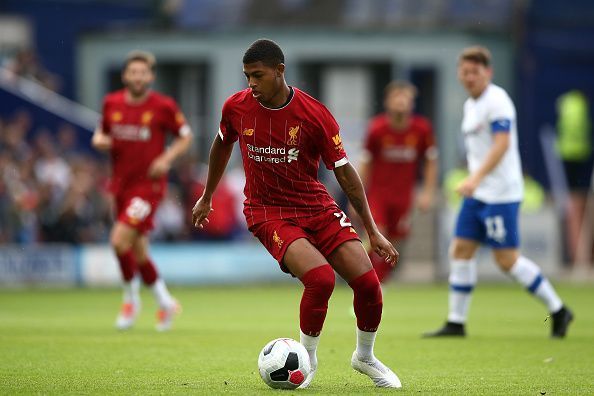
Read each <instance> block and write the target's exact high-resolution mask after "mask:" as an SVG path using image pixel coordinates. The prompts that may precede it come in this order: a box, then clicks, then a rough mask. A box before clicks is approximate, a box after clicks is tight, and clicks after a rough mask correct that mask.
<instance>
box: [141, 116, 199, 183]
mask: <svg viewBox="0 0 594 396" xmlns="http://www.w3.org/2000/svg"><path fill="white" fill-rule="evenodd" d="M187 128H188V130H186V132H185V133H183V134H180V135H179V136H177V137H176V138H175V139H174V140H173V142H172V143H171V144H170V145H169V147H168V148H167V150H165V152H163V154H161V155H160V156H158V157H157V158H155V160H154V161H153V162H152V163H151V166H150V167H149V171H148V174H149V176H150V177H152V178H159V177H161V176H163V175H165V174H166V173H167V172H169V169H171V164H173V162H174V161H175V160H176V159H177V158H179V157H180V156H182V155H183V154H184V153H185V152H186V151H188V150H189V149H190V146H191V145H192V133H191V132H190V131H189V127H187Z"/></svg>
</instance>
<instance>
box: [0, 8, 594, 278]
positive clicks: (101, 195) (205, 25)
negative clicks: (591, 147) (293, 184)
mask: <svg viewBox="0 0 594 396" xmlns="http://www.w3.org/2000/svg"><path fill="white" fill-rule="evenodd" d="M593 20H594V6H593V5H592V4H591V2H590V1H587V0H581V1H580V0H571V1H566V2H558V1H552V0H541V1H528V0H497V1H495V0H484V1H472V0H416V1H413V0H410V1H406V0H384V1H379V0H378V1H357V0H325V1H313V0H275V1H264V0H262V1H260V0H219V1H212V0H162V1H158V0H153V1H141V0H127V1H110V0H102V1H100V0H55V1H53V0H52V1H50V0H45V1H44V0H4V1H2V2H0V64H1V65H3V69H2V70H1V72H0V76H1V78H0V132H1V134H0V140H2V141H1V142H0V145H1V146H2V151H0V174H1V175H2V177H1V180H0V243H1V245H0V285H1V286H36V285H44V286H45V285H117V284H118V282H119V276H118V268H117V265H116V262H115V259H114V257H113V255H112V253H111V251H110V249H109V247H108V246H107V244H106V242H107V233H108V229H109V226H110V224H111V217H110V216H111V214H110V211H109V205H108V198H107V194H106V192H105V180H106V177H107V175H108V172H109V170H108V168H107V165H106V164H107V162H106V159H105V157H103V156H101V155H99V154H97V153H95V152H93V150H91V148H90V136H91V132H92V130H93V128H94V125H95V122H96V120H97V117H98V114H97V111H99V110H100V106H101V98H102V96H103V95H104V94H105V93H106V92H108V91H109V90H112V89H115V88H117V87H119V71H120V67H121V62H122V60H123V58H124V57H125V55H126V54H127V53H128V52H129V51H130V50H132V49H136V48H140V49H145V50H149V51H152V52H154V53H155V55H156V56H157V59H158V68H157V84H156V87H155V88H156V89H158V90H162V91H164V92H165V93H167V94H169V95H172V96H174V97H175V98H176V99H177V100H178V102H179V103H180V105H181V107H182V109H183V111H184V112H185V114H186V115H187V117H188V119H189V121H190V124H191V126H192V128H193V130H194V133H195V136H196V139H195V146H194V148H193V151H192V155H191V156H189V157H188V158H186V159H184V160H182V161H179V162H178V164H177V165H176V168H175V169H174V171H173V172H172V174H171V177H170V181H171V188H170V195H169V197H168V199H167V200H166V201H165V202H164V204H163V206H162V208H161V212H160V214H159V215H158V216H157V218H158V226H157V229H156V231H155V233H154V235H153V238H154V242H155V245H154V247H153V250H152V251H153V253H154V256H155V261H156V262H157V263H158V265H159V267H160V269H161V271H162V274H163V276H164V278H165V279H166V280H168V281H169V282H170V283H178V284H179V283H184V284H188V283H189V284H204V283H224V284H226V283H237V282H263V281H282V280H289V278H288V277H286V276H284V275H283V274H282V273H281V272H280V271H278V270H277V269H276V264H275V263H274V261H273V259H272V258H270V257H269V256H268V254H267V253H266V252H265V251H264V249H263V248H261V247H260V245H259V244H258V243H257V241H256V240H255V239H254V238H253V237H251V235H249V234H248V233H247V232H246V231H245V227H244V225H243V219H242V216H241V213H240V207H241V188H242V186H243V182H242V175H241V168H240V166H241V165H240V164H239V161H238V160H237V157H236V155H237V150H235V151H236V152H235V154H234V155H235V158H234V159H233V164H232V165H233V166H232V167H231V169H229V170H228V172H227V175H226V177H225V180H224V184H223V186H222V188H221V191H220V193H219V196H218V197H217V198H216V200H217V202H218V205H220V208H224V210H218V211H217V213H219V217H218V218H217V221H216V222H215V224H214V225H213V226H212V227H211V228H210V229H209V230H208V231H207V232H197V231H195V230H192V228H191V227H190V224H189V217H190V216H189V213H190V211H189V208H190V207H191V205H192V204H193V202H194V200H195V198H196V196H197V195H198V194H199V192H200V188H201V184H200V182H202V181H203V176H204V169H203V168H204V166H203V162H204V160H205V158H206V155H207V152H208V148H209V146H210V142H211V140H212V138H213V136H214V134H215V133H216V130H217V127H218V126H217V124H218V120H219V115H220V108H221V105H222V103H223V101H224V100H225V98H226V97H227V96H228V95H229V94H231V93H233V92H235V91H237V90H239V89H242V88H243V87H244V86H245V82H244V78H243V75H242V73H241V56H242V54H243V51H244V50H245V48H246V47H247V46H248V45H249V44H250V43H251V42H252V41H253V40H255V39H257V38H259V37H268V38H271V39H273V40H275V41H277V42H278V43H279V44H280V45H281V47H282V48H283V49H284V51H285V55H286V58H287V80H288V81H289V83H290V84H294V85H296V86H298V87H300V88H302V89H304V90H306V91H308V92H310V93H311V94H313V96H315V97H317V98H319V99H321V100H322V101H323V102H324V103H326V104H327V105H328V107H329V108H330V109H331V110H332V112H333V113H334V114H335V116H336V118H337V119H338V121H339V123H340V125H341V127H342V133H343V135H344V140H345V145H346V149H347V151H348V152H349V155H350V157H351V159H352V161H353V162H355V163H356V162H357V158H358V153H359V150H360V146H361V143H362V137H363V133H364V130H365V125H366V122H367V120H368V118H369V117H370V116H372V115H373V114H375V113H376V112H378V111H380V110H381V103H382V89H383V86H384V85H385V84H386V83H387V82H388V81H390V80H391V79H394V78H404V79H410V80H411V81H413V82H414V83H415V84H416V85H417V86H418V87H419V89H420V92H421V94H420V96H419V98H418V103H417V110H418V111H419V112H420V113H421V114H424V115H426V116H428V117H430V118H431V120H432V121H433V123H434V128H435V133H436V136H437V140H438V143H439V147H440V153H441V157H440V168H441V172H440V173H441V174H440V180H441V181H442V182H443V183H442V185H443V186H444V188H443V189H442V196H443V199H440V201H439V205H438V206H437V208H436V210H434V211H433V212H432V213H430V214H428V215H418V214H417V215H415V225H414V233H413V237H412V239H411V241H410V244H409V248H408V249H407V252H406V257H405V259H404V261H403V268H402V269H401V272H400V275H399V277H397V279H399V280H400V281H403V282H404V281H433V280H435V279H443V277H444V275H445V273H446V271H447V254H446V249H447V244H448V242H449V238H450V233H451V222H452V217H453V213H455V210H456V206H455V205H456V203H455V202H451V200H449V199H448V198H447V197H448V191H449V190H448V187H447V186H448V184H447V180H449V179H448V178H449V177H450V176H451V175H452V170H454V169H456V168H457V167H460V166H463V152H462V142H461V138H460V134H459V124H460V119H461V107H462V103H463V101H464V99H465V94H464V92H463V90H462V89H461V88H460V87H459V85H458V82H457V80H456V71H455V68H456V57H457V55H458V53H459V51H460V49H461V48H463V47H465V46H468V45H472V44H477V43H478V44H482V45H486V46H487V47H489V48H490V49H491V50H492V52H493V55H494V68H495V79H494V80H495V82H496V83H497V84H499V85H501V86H503V87H504V88H506V89H507V90H508V91H509V92H510V94H511V95H512V98H513V99H514V100H515V103H516V106H517V109H518V123H519V131H520V149H521V155H522V160H523V166H524V170H525V172H526V175H527V176H530V177H531V178H533V179H534V180H535V181H536V182H537V183H538V184H539V185H540V186H542V188H543V189H544V192H545V195H544V199H543V200H542V202H541V201H540V200H539V199H538V194H539V191H540V190H539V187H535V189H534V191H533V192H532V193H531V197H533V198H534V197H536V198H534V200H533V201H534V202H533V203H532V204H530V205H525V210H524V212H523V214H522V220H521V222H522V238H523V247H524V250H525V252H526V254H527V255H528V256H530V257H532V258H534V259H535V261H536V262H538V263H539V264H541V265H542V267H543V269H544V270H545V272H546V273H547V274H549V275H550V276H551V277H552V278H553V279H575V278H579V279H591V278H592V276H591V273H592V270H591V265H592V264H591V262H585V263H578V267H579V268H580V270H579V272H578V271H577V270H576V268H575V267H574V266H573V265H572V263H568V261H570V260H568V259H567V253H566V246H565V244H564V234H565V233H564V228H563V221H562V219H563V215H562V213H563V210H564V208H565V205H566V201H565V199H566V198H567V197H566V191H564V190H563V188H562V185H563V183H562V182H560V181H559V179H558V178H556V175H558V173H559V172H556V171H558V170H559V168H558V166H559V161H558V159H556V158H553V157H554V155H553V156H551V155H550V153H552V152H554V150H552V148H551V147H552V146H551V145H550V144H548V145H546V144H544V145H543V141H544V142H545V143H546V142H547V140H546V139H543V138H542V136H547V135H546V132H547V131H549V130H551V129H554V128H555V125H556V120H557V111H556V101H557V98H558V97H559V96H560V95H561V94H563V93H565V92H567V91H569V90H572V89H580V90H581V91H583V92H584V93H585V94H586V96H588V97H590V98H592V97H594V74H593V73H592V70H594V25H593V24H592V21H593ZM19 62H21V63H23V64H24V65H25V66H26V67H23V68H22V72H21V73H17V75H15V74H14V73H11V72H10V71H8V70H10V68H11V67H14V65H15V63H16V64H18V63H19ZM18 74H20V75H18ZM548 142H549V143H550V141H548ZM547 150H548V151H547ZM546 152H549V154H546ZM9 153H10V154H11V155H9ZM545 164H546V165H547V166H545ZM555 164H556V165H555ZM48 169H49V170H51V171H47V170H48ZM323 177H324V181H325V182H327V183H328V186H329V188H330V190H331V191H332V192H333V193H334V194H335V195H336V198H337V199H338V200H339V201H340V202H344V198H343V197H341V196H340V194H339V193H338V189H337V186H336V183H335V182H334V181H333V178H332V177H331V174H330V173H327V174H325V175H323ZM559 186H561V187H559ZM590 257H591V255H590ZM483 258H485V259H487V260H488V256H487V255H484V254H483ZM590 261H591V260H590ZM480 268H481V272H482V274H481V276H482V279H494V280H502V279H505V278H504V277H503V276H502V275H500V274H498V272H497V270H496V269H495V266H492V265H491V266H489V265H481V267H480ZM576 273H577V274H578V275H577V276H576ZM584 273H585V274H586V275H585V276H584Z"/></svg>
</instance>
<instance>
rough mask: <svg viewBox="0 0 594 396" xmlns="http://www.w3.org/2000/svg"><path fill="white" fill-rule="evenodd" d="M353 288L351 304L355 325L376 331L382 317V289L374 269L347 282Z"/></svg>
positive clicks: (364, 329)
mask: <svg viewBox="0 0 594 396" xmlns="http://www.w3.org/2000/svg"><path fill="white" fill-rule="evenodd" d="M349 286H350V287H351V288H352V289H353V293H354V299H353V306H354V308H355V315H356V316H357V327H358V328H359V330H363V331H368V332H369V331H377V328H378V327H379V324H380V321H381V319H382V307H383V301H382V289H381V287H380V282H379V279H378V278H377V275H376V273H375V271H374V270H370V271H368V272H366V273H364V274H363V275H361V276H360V277H358V278H356V279H354V280H352V281H351V282H349Z"/></svg>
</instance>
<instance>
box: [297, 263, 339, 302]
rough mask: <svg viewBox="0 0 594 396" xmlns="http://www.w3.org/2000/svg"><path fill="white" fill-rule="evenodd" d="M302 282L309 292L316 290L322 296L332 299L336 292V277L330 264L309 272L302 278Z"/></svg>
mask: <svg viewBox="0 0 594 396" xmlns="http://www.w3.org/2000/svg"><path fill="white" fill-rule="evenodd" d="M301 282H302V283H303V285H304V286H305V288H306V289H308V290H312V291H313V290H315V292H316V293H319V294H320V295H324V296H327V297H328V298H330V296H331V295H332V292H333V291H334V285H335V283H336V276H335V275H334V269H332V267H331V266H330V265H328V264H326V265H322V266H320V267H316V268H314V269H312V270H309V271H308V272H306V273H305V275H303V276H302V277H301Z"/></svg>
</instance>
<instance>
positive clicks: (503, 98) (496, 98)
mask: <svg viewBox="0 0 594 396" xmlns="http://www.w3.org/2000/svg"><path fill="white" fill-rule="evenodd" d="M488 89H489V90H488V91H487V95H486V98H485V101H486V102H487V105H488V106H489V108H490V109H492V110H495V111H506V112H509V111H512V110H513V109H514V103H513V101H512V100H511V98H510V97H509V95H508V93H507V91H506V90H505V89H503V88H501V87H499V86H497V85H495V84H491V85H490V86H489V88H488Z"/></svg>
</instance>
